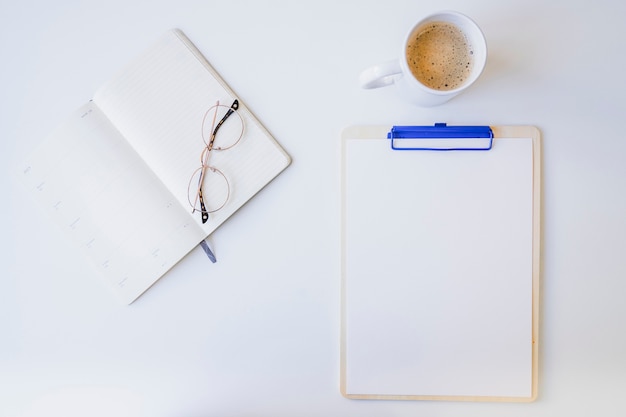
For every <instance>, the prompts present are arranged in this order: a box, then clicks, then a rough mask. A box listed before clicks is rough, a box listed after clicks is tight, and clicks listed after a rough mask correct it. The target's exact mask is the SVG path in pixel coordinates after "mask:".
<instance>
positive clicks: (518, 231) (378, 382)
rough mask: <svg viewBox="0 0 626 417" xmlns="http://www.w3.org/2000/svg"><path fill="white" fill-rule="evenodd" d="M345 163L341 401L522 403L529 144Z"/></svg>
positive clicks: (360, 146)
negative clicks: (412, 398) (487, 399)
mask: <svg viewBox="0 0 626 417" xmlns="http://www.w3.org/2000/svg"><path fill="white" fill-rule="evenodd" d="M344 164H345V167H344V169H345V171H344V175H345V178H344V180H345V183H344V184H345V189H344V192H345V196H344V204H345V206H344V231H343V232H344V235H343V239H344V240H343V245H344V259H343V262H344V268H345V269H344V273H345V275H344V285H345V287H344V291H345V293H344V302H345V305H344V314H345V315H344V320H345V322H344V326H345V333H344V337H345V339H344V342H345V361H346V363H345V381H346V383H345V387H346V394H371V395H428V396H430V395H432V396H498V397H499V396H501V397H530V396H531V391H532V265H533V259H532V233H533V218H532V213H533V210H532V207H533V199H532V196H533V193H532V190H533V183H532V180H533V171H532V167H533V163H532V140H531V139H520V138H515V139H496V140H495V141H494V147H493V149H492V150H491V151H453V152H433V151H392V150H390V149H389V143H388V140H386V139H366V140H364V139H354V140H347V142H346V147H345V160H344Z"/></svg>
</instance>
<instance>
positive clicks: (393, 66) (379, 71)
mask: <svg viewBox="0 0 626 417" xmlns="http://www.w3.org/2000/svg"><path fill="white" fill-rule="evenodd" d="M398 74H402V69H401V68H400V62H399V61H398V60H397V59H394V60H393V61H387V62H383V63H382V64H378V65H374V66H373V67H369V68H367V69H366V70H364V71H363V72H362V73H361V75H360V76H359V83H360V84H361V87H362V88H367V89H370V88H380V87H385V86H388V85H391V84H393V83H394V76H395V75H398Z"/></svg>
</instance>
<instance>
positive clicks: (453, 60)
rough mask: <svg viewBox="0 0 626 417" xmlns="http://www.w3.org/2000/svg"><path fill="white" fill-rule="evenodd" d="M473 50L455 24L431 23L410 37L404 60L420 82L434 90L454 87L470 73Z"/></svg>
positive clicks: (460, 83) (460, 84)
mask: <svg viewBox="0 0 626 417" xmlns="http://www.w3.org/2000/svg"><path fill="white" fill-rule="evenodd" d="M473 54H474V51H473V48H472V46H471V45H470V44H469V41H468V40H467V37H466V36H465V34H464V33H463V32H462V31H461V30H460V29H459V28H458V27H457V26H456V25H454V24H452V23H448V22H430V23H428V24H427V25H426V26H423V27H422V28H420V29H419V30H418V31H417V32H416V33H415V34H414V35H413V36H412V38H411V39H410V40H409V42H408V44H407V48H406V59H407V63H408V65H409V69H410V70H411V72H412V73H413V75H414V76H415V78H417V79H418V80H419V81H420V82H421V83H422V84H424V85H425V86H427V87H429V88H432V89H434V90H454V89H456V88H459V87H461V86H462V85H463V83H465V81H466V80H467V79H468V78H469V76H470V74H471V73H472V67H473V64H474V57H473Z"/></svg>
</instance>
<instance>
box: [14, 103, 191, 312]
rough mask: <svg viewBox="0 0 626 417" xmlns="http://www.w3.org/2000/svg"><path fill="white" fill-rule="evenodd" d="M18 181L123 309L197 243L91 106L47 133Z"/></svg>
mask: <svg viewBox="0 0 626 417" xmlns="http://www.w3.org/2000/svg"><path fill="white" fill-rule="evenodd" d="M19 175H20V177H21V180H22V181H23V182H24V183H25V184H26V185H27V187H28V188H29V189H31V190H32V192H33V195H34V196H35V199H36V203H35V204H38V205H39V206H41V207H42V208H43V209H44V210H45V211H47V212H48V213H49V214H50V216H51V217H52V219H53V220H54V221H56V222H57V223H58V224H59V226H60V227H61V229H62V230H63V231H65V232H66V233H67V234H68V235H69V237H70V238H71V240H73V241H74V243H75V244H76V246H77V247H78V248H80V250H81V251H82V252H83V253H84V254H85V255H86V256H87V257H88V258H89V259H90V260H91V261H92V262H93V264H94V265H95V267H96V269H98V270H99V271H100V272H102V276H103V277H104V278H105V281H106V283H107V284H108V286H109V287H110V288H111V289H112V291H113V292H114V293H115V294H116V295H117V296H118V297H119V298H120V299H121V300H122V301H124V302H126V303H131V302H132V301H134V300H135V299H136V298H137V297H138V296H139V295H141V294H142V293H143V292H144V291H145V290H146V289H147V288H148V287H150V286H151V285H152V284H153V283H154V282H155V281H156V280H157V279H158V278H159V277H160V276H162V275H163V274H164V273H165V272H166V271H167V270H168V269H170V268H171V267H172V266H173V265H174V264H175V263H176V262H178V260H180V259H181V258H182V257H183V256H184V255H185V254H186V253H187V252H188V251H189V250H191V249H192V248H193V247H195V246H196V245H197V244H198V242H199V241H200V240H202V239H203V233H202V230H201V229H199V228H198V227H197V226H196V225H195V223H193V222H191V221H190V220H189V218H188V215H187V213H186V212H185V211H184V210H182V209H181V208H180V206H179V205H178V204H177V203H176V201H175V199H174V197H173V196H172V194H171V193H170V192H169V191H167V189H165V188H164V187H163V186H162V185H161V183H160V182H159V181H158V179H156V178H155V176H154V174H153V173H152V172H151V171H150V170H149V169H148V167H147V166H146V165H145V163H144V162H143V161H142V160H141V159H139V157H138V156H137V155H136V153H135V152H134V151H133V150H132V149H131V148H130V146H129V145H128V143H127V142H126V141H125V140H124V138H122V137H121V136H120V134H119V132H118V131H117V130H116V129H115V128H114V127H113V126H112V125H111V124H110V122H109V121H108V119H107V118H106V117H105V116H104V115H103V114H102V113H101V112H100V110H99V109H98V107H97V106H96V105H95V104H94V103H92V102H90V103H88V104H86V105H85V106H83V107H82V108H81V109H79V110H78V111H77V112H76V113H75V114H73V115H72V116H71V117H70V118H69V120H68V121H67V122H66V123H65V124H64V125H63V126H61V127H60V128H59V129H58V130H57V131H56V132H55V133H53V134H52V136H51V137H50V138H49V139H48V140H46V141H45V142H44V143H43V144H42V145H41V146H40V147H39V148H38V149H37V150H36V151H35V152H34V153H33V154H32V155H31V157H30V158H29V159H28V160H27V161H25V162H24V163H23V165H22V166H21V170H20V174H19Z"/></svg>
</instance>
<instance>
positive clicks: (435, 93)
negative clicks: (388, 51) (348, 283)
mask: <svg viewBox="0 0 626 417" xmlns="http://www.w3.org/2000/svg"><path fill="white" fill-rule="evenodd" d="M434 22H444V23H451V24H453V25H454V26H456V27H457V28H458V29H460V30H461V32H462V33H463V34H464V35H465V37H466V38H467V40H468V43H469V46H470V48H471V52H472V56H473V65H472V69H471V72H470V74H469V75H468V77H467V79H466V80H465V81H464V82H463V83H462V84H461V85H460V86H459V87H457V88H454V89H451V90H437V89H434V88H430V87H428V86H426V85H425V84H424V83H422V82H420V81H419V80H418V79H417V78H416V77H415V76H414V75H413V73H412V71H411V69H410V68H409V63H408V60H407V46H408V44H409V42H411V41H413V39H414V38H415V37H416V36H417V35H418V34H419V33H420V32H422V31H423V30H424V28H426V27H427V26H428V25H431V24H432V23H434ZM486 62H487V42H486V40H485V36H484V35H483V33H482V31H481V30H480V28H479V27H478V25H477V24H476V23H475V22H474V21H473V20H472V19H470V18H469V17H467V16H465V15H464V14H461V13H458V12H453V11H444V12H438V13H435V14H432V15H430V16H427V17H425V18H424V19H422V20H420V21H419V22H417V23H416V24H415V25H414V26H413V27H412V28H411V30H409V32H408V34H407V35H406V37H405V38H404V42H403V43H402V51H401V54H400V58H399V59H394V60H392V61H388V62H384V63H382V64H379V65H374V66H372V67H370V68H367V69H366V70H364V71H363V72H362V73H361V75H360V77H359V82H360V84H361V87H363V88H366V89H370V88H379V87H385V86H390V85H395V86H396V87H397V88H398V90H399V92H400V94H401V95H402V96H404V97H405V98H407V99H408V100H409V101H411V102H413V103H415V104H417V105H420V106H426V107H428V106H436V105H439V104H442V103H445V102H446V101H448V100H450V99H451V98H452V97H454V96H456V95H458V94H459V93H461V92H462V91H464V90H466V89H467V88H468V87H469V86H471V85H472V84H473V83H474V82H475V81H476V80H477V79H478V77H479V76H480V74H481V73H482V72H483V69H484V68H485V64H486Z"/></svg>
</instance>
